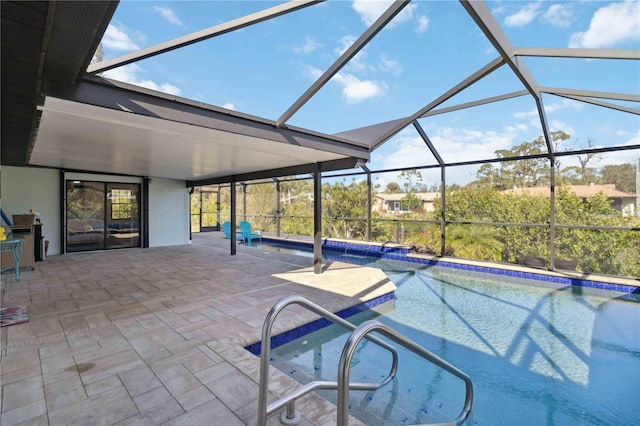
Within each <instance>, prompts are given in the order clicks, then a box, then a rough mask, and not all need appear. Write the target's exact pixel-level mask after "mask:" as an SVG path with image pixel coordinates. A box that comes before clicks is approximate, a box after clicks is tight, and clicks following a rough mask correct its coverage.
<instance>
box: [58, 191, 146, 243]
mask: <svg viewBox="0 0 640 426" xmlns="http://www.w3.org/2000/svg"><path fill="white" fill-rule="evenodd" d="M65 210H66V215H65V221H66V223H65V225H66V233H65V235H66V238H65V243H66V244H65V245H66V252H68V253H71V252H78V251H88V250H108V249H116V248H131V247H140V242H141V239H140V185H139V184H135V183H113V182H93V181H80V180H68V181H66V203H65Z"/></svg>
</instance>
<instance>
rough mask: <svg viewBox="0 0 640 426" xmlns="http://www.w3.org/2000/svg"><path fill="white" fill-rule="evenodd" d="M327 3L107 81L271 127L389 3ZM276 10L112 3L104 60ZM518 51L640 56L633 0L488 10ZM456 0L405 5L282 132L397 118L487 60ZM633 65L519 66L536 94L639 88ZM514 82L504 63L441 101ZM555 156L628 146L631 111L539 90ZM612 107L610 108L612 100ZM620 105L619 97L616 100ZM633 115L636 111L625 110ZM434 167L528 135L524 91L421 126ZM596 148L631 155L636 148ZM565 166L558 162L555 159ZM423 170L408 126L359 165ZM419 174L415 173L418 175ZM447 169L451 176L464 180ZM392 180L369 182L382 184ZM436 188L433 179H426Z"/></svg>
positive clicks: (492, 54)
mask: <svg viewBox="0 0 640 426" xmlns="http://www.w3.org/2000/svg"><path fill="white" fill-rule="evenodd" d="M389 3H390V2H389V1H362V0H356V1H332V0H330V1H328V2H325V3H321V4H318V5H314V6H311V7H308V8H305V9H302V10H300V11H297V12H293V13H291V14H288V15H285V16H282V17H279V18H276V19H273V20H270V21H267V22H263V23H260V24H257V25H254V26H252V27H248V28H244V29H242V30H238V31H235V32H232V33H228V34H225V35H223V36H219V37H216V38H214V39H211V40H207V41H205V42H201V43H198V44H196V45H192V46H189V47H186V48H182V49H179V50H177V51H173V52H169V53H165V54H163V55H159V56H156V57H154V58H150V59H147V60H143V61H140V62H138V63H135V64H131V65H128V66H126V67H122V68H119V69H115V70H112V71H109V72H107V73H106V76H107V77H111V78H114V79H117V80H122V81H126V82H129V83H133V84H138V85H141V86H144V87H148V88H152V89H156V90H160V91H163V92H167V93H172V94H176V95H180V96H182V97H186V98H190V99H195V100H198V101H202V102H205V103H208V104H212V105H217V106H222V107H225V108H229V109H233V110H237V111H240V112H244V113H248V114H253V115H257V116H261V117H265V118H268V119H274V120H275V119H277V118H279V117H280V115H281V114H282V113H284V111H285V110H286V109H287V108H288V107H289V106H290V105H291V104H292V103H293V102H295V100H296V99H297V98H298V97H299V96H301V95H302V94H303V93H304V91H305V90H306V89H307V88H308V87H309V86H310V85H311V84H312V83H313V81H314V80H315V78H317V77H318V76H319V75H320V74H321V73H322V72H324V71H325V70H326V69H327V68H328V67H329V66H330V65H331V64H332V63H333V62H334V61H335V60H336V59H337V58H338V57H339V55H340V54H341V53H342V52H343V51H344V50H345V49H346V48H347V47H348V46H349V45H350V44H351V43H353V41H355V40H356V39H357V38H358V37H359V36H360V35H361V34H362V33H363V32H364V31H365V30H366V28H367V25H369V24H371V23H372V22H373V21H374V20H375V19H376V18H377V17H378V16H379V15H380V14H381V13H382V12H383V11H384V10H385V9H386V8H387V7H388V5H389ZM276 4H278V3H276V2H267V1H258V2H254V1H194V2H191V1H179V2H155V1H121V2H120V4H119V6H118V9H117V10H116V13H115V16H114V18H113V20H112V22H111V24H110V25H109V28H108V29H107V32H106V34H105V37H104V39H103V52H104V57H105V59H109V58H114V57H117V56H120V55H122V54H125V53H128V52H131V51H134V50H137V49H140V48H144V47H148V46H152V45H154V44H157V43H161V42H164V41H168V40H171V39H173V38H176V37H179V36H182V35H185V34H189V33H192V32H195V31H198V30H201V29H203V28H207V27H210V26H213V25H216V24H219V23H222V22H226V21H229V20H232V19H235V18H238V17H241V16H244V15H247V14H249V13H253V12H256V11H259V10H262V9H266V8H268V7H272V6H274V5H276ZM487 6H488V7H489V9H490V10H491V12H492V13H493V15H494V17H495V18H496V20H497V22H498V23H499V24H500V26H501V27H502V28H503V30H504V32H505V33H506V35H507V37H508V38H509V40H510V41H511V43H512V44H513V45H514V46H516V47H562V48H565V47H585V48H600V49H638V48H640V2H639V1H618V2H609V1H595V2H591V1H571V2H558V1H534V2H530V1H496V2H487ZM497 56H498V55H497V52H496V51H495V50H494V48H493V47H492V46H491V44H490V42H489V41H488V40H487V39H486V38H485V36H484V35H483V34H482V33H481V31H480V30H479V29H478V28H477V26H476V25H475V24H474V23H473V21H472V20H471V18H470V17H469V15H468V14H467V13H466V12H465V11H464V9H463V7H462V6H461V5H460V3H459V2H458V1H429V2H427V1H414V2H412V3H410V5H409V6H407V7H406V8H405V9H404V10H403V11H402V12H401V14H399V15H398V16H397V17H396V18H395V19H394V20H393V21H392V22H391V24H390V25H389V26H388V27H387V28H385V29H384V30H383V31H381V32H380V33H379V34H378V35H377V36H376V38H374V40H373V41H371V42H370V43H369V44H368V45H367V47H366V48H365V49H364V50H363V51H361V52H360V53H359V54H358V55H357V56H356V57H354V58H353V59H352V60H351V61H350V63H349V64H348V65H347V66H346V67H344V68H343V69H342V70H341V71H340V73H339V74H337V75H336V76H334V78H333V79H332V80H331V81H330V82H329V83H328V84H327V85H325V86H324V87H323V88H322V89H321V90H320V91H319V92H318V93H317V94H316V95H315V96H314V97H313V98H312V99H311V100H310V101H309V102H308V103H307V104H306V105H305V106H304V107H303V108H302V109H300V111H298V112H297V113H296V114H295V115H294V116H293V117H292V118H291V119H290V120H289V122H288V123H289V124H292V125H296V126H301V127H305V128H309V129H312V130H317V131H321V132H325V133H329V134H331V133H337V132H341V131H345V130H349V129H353V128H358V127H362V126H367V125H371V124H376V123H378V122H383V121H387V120H392V119H396V118H401V117H405V116H408V115H411V114H412V113H414V112H415V111H417V110H419V109H421V108H422V107H424V106H425V105H427V104H429V103H430V102H432V101H433V100H434V99H436V98H437V97H438V96H440V95H441V94H442V93H444V92H446V91H447V90H449V89H450V88H452V87H453V86H455V85H456V84H458V83H459V82H461V81H462V80H464V79H465V78H466V77H468V76H469V75H471V74H472V73H473V72H475V71H477V70H478V69H479V68H481V67H482V66H484V65H486V64H487V63H489V62H490V61H492V60H493V59H495V58H496V57H497ZM638 62H639V61H624V60H585V59H558V58H556V59H542V58H524V63H525V64H526V65H527V67H528V68H529V69H530V71H531V72H532V74H533V76H534V77H535V78H536V80H537V82H538V84H539V85H540V86H544V87H556V88H568V89H584V90H594V91H604V92H616V93H630V94H636V95H637V94H639V93H640V64H639V63H638ZM522 88H523V87H522V85H521V83H520V82H519V80H518V79H517V78H516V77H515V76H514V75H513V73H512V72H511V71H510V69H509V68H508V67H506V66H503V67H502V68H500V69H499V70H498V71H496V72H494V73H492V74H491V75H489V76H488V77H485V78H484V79H483V80H481V81H480V82H478V83H476V84H475V85H474V86H472V87H470V88H468V89H467V90H465V91H464V92H462V93H460V94H458V95H457V96H456V97H454V98H453V99H451V100H449V101H448V102H446V103H444V104H443V105H442V106H450V105H456V104H458V103H463V102H469V101H473V100H476V99H481V98H485V97H489V96H495V95H500V94H504V93H508V92H512V91H516V90H521V89H522ZM543 101H544V104H545V105H546V107H547V117H548V119H549V123H550V126H551V130H562V131H565V132H566V133H569V134H570V135H571V139H570V140H569V141H567V142H565V143H564V144H563V145H562V146H560V147H559V148H560V149H562V150H564V149H568V148H574V149H576V148H581V147H586V146H587V144H588V141H589V140H591V141H592V143H593V144H594V145H596V146H620V145H636V144H640V119H639V117H638V116H637V115H633V114H628V113H623V112H619V111H614V110H610V109H605V108H601V107H596V106H592V105H587V104H584V103H581V102H576V101H571V100H567V99H564V98H560V97H556V96H551V95H545V96H544V97H543ZM611 102H612V103H616V102H614V101H611ZM617 103H618V104H624V103H623V102H617ZM626 106H632V107H634V108H637V107H638V106H637V104H635V105H634V104H632V103H629V104H626ZM420 124H421V125H422V127H423V128H424V129H425V131H426V132H427V134H428V135H429V137H430V138H431V140H432V141H433V143H434V144H435V145H436V147H437V148H438V150H439V152H440V154H441V155H442V157H443V158H444V159H445V161H467V160H476V159H482V158H493V157H494V156H495V155H494V154H493V153H494V151H496V150H497V149H508V148H510V147H512V146H514V145H516V144H520V143H522V142H524V141H530V140H532V139H534V138H536V137H537V136H539V135H540V134H542V132H541V128H540V124H539V122H538V120H537V117H536V114H535V103H534V102H533V100H532V98H531V97H530V96H523V97H519V98H516V99H512V100H508V101H503V102H499V103H493V104H490V105H486V106H482V107H476V108H473V109H468V110H464V111H460V112H456V113H448V114H442V115H436V116H433V117H429V118H423V119H421V120H420ZM631 154H632V155H630V152H629V151H627V152H624V151H623V152H621V153H619V154H615V153H613V154H607V155H606V156H603V158H601V159H600V161H601V163H602V164H607V163H620V162H629V161H632V159H630V157H634V156H635V157H637V156H638V150H634V151H631ZM567 161H570V160H569V159H567ZM428 164H434V159H433V157H432V156H431V155H430V154H429V152H428V150H427V149H426V147H425V145H424V143H423V142H422V141H421V140H420V139H419V137H418V135H417V133H416V132H415V131H414V130H413V128H409V129H407V130H405V131H403V132H401V133H399V134H398V135H396V136H395V137H394V138H392V139H391V140H390V141H388V142H387V143H385V144H384V145H383V146H382V147H381V148H379V149H378V150H376V151H374V153H373V154H372V159H371V162H370V164H369V168H371V169H372V170H379V169H383V168H394V167H407V166H420V165H428ZM426 174H427V173H425V175H426ZM472 174H473V173H472V171H470V170H464V171H452V172H451V173H450V174H449V175H448V179H449V180H450V181H459V183H465V182H466V181H469V180H471V179H473V176H471V175H472ZM390 179H392V177H384V178H381V184H383V185H384V184H385V183H386V181H388V180H390ZM425 180H426V181H427V182H428V183H429V182H435V181H437V180H438V176H437V174H435V175H434V176H429V177H427V176H425Z"/></svg>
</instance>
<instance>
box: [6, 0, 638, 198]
mask: <svg viewBox="0 0 640 426" xmlns="http://www.w3.org/2000/svg"><path fill="white" fill-rule="evenodd" d="M1 3H2V164H3V165H14V166H43V167H55V168H62V169H71V170H80V171H95V172H103V173H116V174H126V175H135V176H155V177H165V178H173V179H180V180H186V181H188V182H189V184H190V185H196V184H206V183H222V182H229V181H230V180H231V179H238V180H244V179H252V178H259V177H276V176H282V175H288V174H289V175H290V174H300V173H307V172H311V171H313V170H316V167H318V166H317V165H318V164H320V166H319V167H320V169H321V170H323V171H329V170H338V169H344V168H352V167H356V166H358V165H362V164H363V163H364V162H365V161H367V160H368V159H369V158H370V153H371V151H372V150H373V149H376V148H377V147H379V146H380V145H382V144H384V143H385V142H386V141H388V140H389V139H390V138H392V137H394V135H396V134H398V133H399V132H400V131H402V130H403V129H405V128H407V127H411V126H413V127H415V128H416V130H417V132H418V133H419V134H420V136H421V137H422V138H423V139H424V141H425V143H426V144H427V146H428V147H429V149H430V150H431V151H432V152H433V154H434V157H435V158H436V159H437V160H438V163H439V164H441V165H442V164H447V163H446V162H445V161H443V160H442V158H440V156H439V155H438V147H437V146H435V145H433V144H432V143H431V141H430V140H429V138H428V137H427V135H426V134H425V132H424V131H423V129H422V128H421V126H420V124H419V120H420V119H423V118H425V117H431V116H433V115H437V114H442V113H447V112H451V111H457V110H461V109H465V108H472V107H475V106H479V105H487V104H490V103H494V102H499V101H504V100H509V99H513V98H515V97H522V96H526V97H529V98H530V99H532V100H533V102H534V106H535V113H536V119H537V120H539V122H540V128H541V131H542V134H543V136H544V139H545V141H546V143H547V151H548V155H549V156H553V155H554V152H553V151H554V147H553V145H552V142H551V137H550V125H549V123H548V119H547V116H546V111H545V106H544V104H543V102H542V95H543V94H552V95H554V96H558V97H563V98H567V99H573V100H577V101H579V102H583V103H586V104H592V105H597V106H600V107H603V108H607V109H612V110H618V111H620V112H622V113H630V114H633V115H636V116H637V115H640V112H639V110H638V109H637V108H635V107H628V106H626V104H625V103H637V102H638V101H640V96H638V94H637V93H627V94H625V93H610V92H596V91H584V90H571V89H567V88H554V87H542V86H541V85H539V83H538V81H537V80H536V79H535V77H534V76H533V75H532V73H531V72H530V71H529V69H528V68H527V66H526V65H525V62H524V61H523V60H522V59H523V58H528V57H548V58H551V57H562V58H599V59H613V60H625V61H629V60H632V61H637V60H638V59H640V51H639V50H613V49H565V48H562V49H559V48H522V47H520V48H518V47H514V46H512V44H511V42H510V41H509V39H508V38H507V37H506V35H505V33H504V32H503V30H502V29H501V27H500V26H499V24H498V23H497V21H496V20H495V18H494V17H493V15H492V14H491V12H490V11H489V9H488V8H487V6H486V4H485V3H484V2H481V1H473V2H470V1H466V0H461V2H460V3H461V4H462V6H463V7H464V9H465V11H466V12H467V14H468V15H469V17H471V19H472V20H473V21H474V23H475V24H476V25H477V27H478V28H479V29H480V30H481V31H482V33H484V35H485V36H486V39H487V40H488V41H489V42H490V43H491V45H492V46H493V48H494V49H495V51H496V52H497V57H496V58H494V59H493V60H491V61H489V62H488V63H486V65H484V66H483V67H481V68H479V69H478V70H477V71H475V72H473V73H471V74H470V75H468V77H467V78H465V79H463V80H462V81H460V82H459V83H458V84H456V85H454V86H453V87H451V88H448V90H446V91H443V92H442V94H441V95H440V96H438V97H437V98H435V99H433V100H431V101H430V102H427V101H425V102H424V103H423V104H422V105H423V106H422V107H420V108H418V109H416V110H415V111H414V112H413V113H411V114H410V115H407V116H405V117H401V118H396V119H393V120H390V121H386V122H383V123H379V124H373V125H370V126H365V127H361V128H358V129H354V130H350V131H344V132H340V133H337V134H334V135H328V134H324V133H321V132H317V131H312V130H308V129H301V128H297V127H293V126H291V124H290V121H289V120H290V119H291V117H292V116H293V115H294V114H296V112H297V111H299V110H300V109H301V108H302V107H303V106H304V105H305V104H306V103H307V102H308V101H310V100H311V99H312V98H313V97H314V96H315V95H316V93H318V92H319V91H320V90H321V89H322V87H323V86H325V85H326V83H327V82H329V81H330V80H331V79H332V77H334V76H336V75H337V74H338V72H339V71H340V70H341V69H342V68H343V67H344V66H345V65H346V64H347V63H348V62H349V61H350V60H351V59H353V58H354V57H355V56H356V55H357V54H358V53H359V52H360V51H361V50H362V49H363V48H364V47H365V46H366V45H367V43H369V42H370V41H371V40H373V39H374V37H376V35H377V34H378V33H379V32H380V31H381V30H382V29H383V28H384V27H385V26H386V25H387V24H388V23H389V22H390V21H391V20H392V19H393V18H394V17H395V16H397V15H398V14H399V13H400V12H401V11H402V9H403V8H404V7H405V6H406V5H407V2H405V1H395V2H393V3H392V4H391V5H390V7H389V8H388V9H387V10H386V11H385V12H384V13H383V14H382V15H381V16H379V17H378V18H377V19H376V20H375V22H373V23H372V24H371V25H370V26H369V27H368V28H367V30H366V31H365V32H364V33H362V34H361V35H360V37H358V38H357V39H356V40H355V41H354V42H353V43H352V44H351V45H350V46H349V47H348V48H347V49H346V50H344V52H343V53H341V54H340V57H339V58H338V59H337V60H336V61H335V62H333V64H332V65H331V66H329V67H328V68H327V69H326V70H325V71H324V72H323V73H321V75H320V76H319V77H317V78H316V80H315V82H314V83H313V84H312V85H311V86H310V87H309V88H308V89H307V90H306V91H305V92H304V93H302V94H301V95H300V96H299V97H298V98H297V100H295V101H294V102H293V103H292V104H290V106H289V108H288V109H286V111H283V112H282V115H280V116H279V117H277V118H273V119H271V120H267V119H264V118H261V117H256V116H252V115H248V114H243V113H240V112H237V111H233V110H230V109H225V108H221V107H217V106H213V105H208V104H204V103H201V102H197V101H193V100H190V99H186V98H178V97H176V96H172V95H168V94H165V93H161V92H158V91H153V90H149V89H143V88H141V87H139V86H133V85H129V84H125V83H121V82H117V81H114V80H109V79H106V78H102V77H100V76H99V75H100V73H101V72H104V71H107V70H111V69H115V68H118V67H120V66H123V65H125V64H131V63H134V62H136V61H139V60H142V59H147V58H151V57H154V56H156V55H160V54H164V53H166V52H170V51H173V50H176V49H179V48H182V47H185V46H189V45H191V44H194V43H199V42H202V41H204V40H208V39H211V38H214V37H217V36H219V35H223V34H227V33H229V32H232V31H235V30H238V29H243V28H246V27H249V26H251V25H254V24H256V23H259V22H263V21H266V20H269V19H272V18H276V17H279V16H282V15H285V14H288V13H290V12H295V11H297V10H300V9H303V8H306V7H308V6H312V5H314V4H316V3H318V2H317V1H315V0H300V1H294V2H286V3H282V4H279V5H277V6H273V7H268V8H266V9H263V10H261V11H259V12H255V13H252V14H250V15H246V16H244V17H241V18H238V19H234V20H232V21H227V22H223V23H221V24H218V25H215V26H213V27H210V28H207V29H205V30H201V31H198V32H196V33H192V34H188V35H186V36H182V37H179V38H177V39H174V40H170V41H167V42H164V43H161V44H158V45H155V46H151V47H147V48H144V49H141V50H138V51H136V52H132V53H129V54H127V55H124V56H122V57H119V58H112V59H109V60H106V61H102V62H99V63H95V64H91V60H92V58H93V57H94V53H95V52H96V50H97V47H98V45H99V43H100V40H101V39H102V37H103V35H104V33H105V31H106V28H107V25H108V24H109V22H110V20H111V18H112V17H113V15H114V13H115V10H116V7H117V5H118V2H117V1H116V2H49V1H41V2H21V1H3V2H1ZM78 23H81V24H78ZM499 69H503V70H504V69H508V70H509V71H510V72H511V74H512V75H513V76H515V78H516V79H517V80H518V82H519V84H520V85H521V86H520V88H521V90H517V91H514V92H510V93H504V94H498V95H497V96H493V97H490V98H484V99H477V100H475V101H472V102H466V103H463V104H457V105H455V104H454V105H451V104H448V105H447V106H446V107H444V108H443V107H442V105H444V104H445V103H446V102H447V101H449V100H450V99H452V98H453V97H454V96H456V95H457V94H458V93H460V92H461V91H463V90H465V89H467V88H468V87H470V86H472V85H474V84H475V83H476V82H478V81H480V80H482V79H483V78H484V77H486V76H488V75H489V74H492V73H494V71H497V70H499ZM610 101H614V102H617V103H611V102H610ZM438 108H440V109H438ZM354 127H355V126H354ZM636 147H637V146H636ZM617 148H619V149H628V148H629V146H626V147H617ZM449 164H450V163H449Z"/></svg>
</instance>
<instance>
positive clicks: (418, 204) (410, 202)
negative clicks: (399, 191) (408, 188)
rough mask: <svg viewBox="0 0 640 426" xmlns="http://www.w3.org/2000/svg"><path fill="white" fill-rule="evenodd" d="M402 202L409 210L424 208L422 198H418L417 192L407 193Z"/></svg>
mask: <svg viewBox="0 0 640 426" xmlns="http://www.w3.org/2000/svg"><path fill="white" fill-rule="evenodd" d="M402 204H403V205H404V207H406V208H407V209H408V210H414V211H416V210H422V200H421V199H420V198H418V196H417V195H416V194H415V192H409V193H408V194H407V195H405V196H404V198H403V199H402Z"/></svg>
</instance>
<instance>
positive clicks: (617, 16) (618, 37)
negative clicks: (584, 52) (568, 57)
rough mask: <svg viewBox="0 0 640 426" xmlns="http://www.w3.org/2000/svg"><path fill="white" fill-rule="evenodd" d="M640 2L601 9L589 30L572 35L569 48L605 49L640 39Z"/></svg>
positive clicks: (622, 3)
mask: <svg viewBox="0 0 640 426" xmlns="http://www.w3.org/2000/svg"><path fill="white" fill-rule="evenodd" d="M639 16H640V2H638V1H625V2H621V3H612V4H610V5H608V6H604V7H601V8H600V9H598V10H597V11H596V13H594V14H593V17H592V18H591V22H590V23H589V29H587V31H584V32H577V33H573V34H572V35H571V39H570V41H569V47H585V48H592V49H593V48H604V47H614V46H615V45H616V44H619V43H623V42H627V41H633V40H636V41H637V40H638V39H640V19H639V18H638V17H639Z"/></svg>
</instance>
